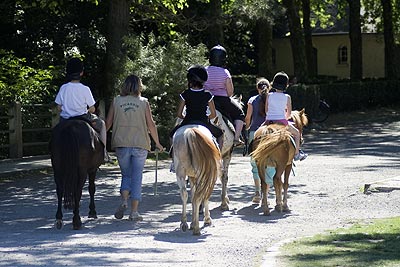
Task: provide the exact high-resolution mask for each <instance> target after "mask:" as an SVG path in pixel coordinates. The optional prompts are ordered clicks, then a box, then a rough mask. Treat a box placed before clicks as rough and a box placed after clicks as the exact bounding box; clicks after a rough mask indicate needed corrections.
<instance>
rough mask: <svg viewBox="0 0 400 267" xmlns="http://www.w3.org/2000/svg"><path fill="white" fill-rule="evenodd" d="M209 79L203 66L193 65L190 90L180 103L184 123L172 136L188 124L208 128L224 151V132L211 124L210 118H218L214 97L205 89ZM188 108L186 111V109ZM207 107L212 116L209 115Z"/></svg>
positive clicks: (189, 78) (185, 93)
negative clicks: (205, 83)
mask: <svg viewBox="0 0 400 267" xmlns="http://www.w3.org/2000/svg"><path fill="white" fill-rule="evenodd" d="M207 79H208V74H207V71H206V69H205V68H204V67H203V66H201V65H193V66H191V67H190V68H189V69H188V71H187V81H188V89H186V90H185V91H183V92H182V93H181V94H180V97H181V101H180V103H179V107H178V111H177V116H178V118H181V119H183V121H182V122H181V123H180V124H179V125H178V126H176V127H175V128H174V129H173V130H172V131H171V134H170V137H171V138H172V136H173V135H174V133H175V131H176V130H177V129H178V128H179V127H181V126H183V125H187V124H199V125H203V126H205V127H207V128H208V129H209V130H210V132H211V133H212V135H213V136H214V137H215V138H216V139H217V141H218V144H219V146H220V149H222V143H223V140H222V134H223V132H222V130H221V129H220V128H218V127H217V126H215V125H212V124H211V123H210V118H211V119H213V118H214V117H215V116H216V111H215V105H214V101H213V95H212V94H211V93H210V92H207V91H205V90H204V89H203V84H204V82H205V81H207ZM185 106H186V111H185V112H184V108H185ZM207 107H208V108H209V110H210V114H209V115H208V114H207Z"/></svg>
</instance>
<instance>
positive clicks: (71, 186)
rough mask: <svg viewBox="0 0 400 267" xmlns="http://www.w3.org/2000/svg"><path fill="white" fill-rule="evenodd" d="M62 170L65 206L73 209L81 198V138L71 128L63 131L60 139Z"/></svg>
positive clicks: (60, 173) (60, 172)
mask: <svg viewBox="0 0 400 267" xmlns="http://www.w3.org/2000/svg"><path fill="white" fill-rule="evenodd" d="M58 140H60V141H61V142H59V144H58V145H59V146H60V147H59V149H60V153H59V155H60V157H61V159H60V162H61V164H59V166H60V170H59V171H58V174H59V176H60V177H59V178H60V179H61V181H62V184H63V196H64V208H65V209H70V210H71V209H73V208H74V207H75V200H76V198H79V196H78V194H79V182H80V181H79V140H78V138H77V136H76V134H74V132H73V131H71V130H70V129H69V130H68V129H64V131H61V133H60V136H59V139H58Z"/></svg>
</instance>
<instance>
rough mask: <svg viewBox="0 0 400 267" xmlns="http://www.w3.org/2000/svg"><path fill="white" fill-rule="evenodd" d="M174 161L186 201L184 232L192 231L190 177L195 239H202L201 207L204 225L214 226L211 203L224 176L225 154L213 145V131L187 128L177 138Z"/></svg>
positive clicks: (195, 127)
mask: <svg viewBox="0 0 400 267" xmlns="http://www.w3.org/2000/svg"><path fill="white" fill-rule="evenodd" d="M172 142H173V147H174V149H173V157H174V164H175V173H176V178H177V181H178V185H179V190H180V194H181V198H182V217H181V225H180V228H181V230H182V231H184V232H185V231H186V230H187V229H188V224H187V215H186V205H187V198H188V193H187V189H186V176H188V177H189V181H190V188H191V198H192V223H191V225H190V229H193V234H194V235H200V227H199V207H200V204H201V203H203V205H204V225H205V226H207V225H211V217H210V211H209V208H208V199H209V198H210V196H211V193H212V191H213V189H214V185H215V182H216V180H217V177H218V176H219V175H220V174H219V172H220V169H221V166H220V164H221V163H220V162H221V154H220V152H219V149H218V147H217V146H216V144H215V143H214V142H213V138H212V135H211V133H210V131H209V130H208V129H207V128H206V127H204V126H201V125H193V124H189V125H185V126H182V127H180V128H179V129H178V130H177V131H176V132H175V134H174V136H173V140H172Z"/></svg>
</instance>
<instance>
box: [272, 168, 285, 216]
mask: <svg viewBox="0 0 400 267" xmlns="http://www.w3.org/2000/svg"><path fill="white" fill-rule="evenodd" d="M282 173H283V168H282V167H278V166H277V168H276V173H275V175H274V188H275V199H276V206H275V210H276V211H277V212H282V211H283V205H282Z"/></svg>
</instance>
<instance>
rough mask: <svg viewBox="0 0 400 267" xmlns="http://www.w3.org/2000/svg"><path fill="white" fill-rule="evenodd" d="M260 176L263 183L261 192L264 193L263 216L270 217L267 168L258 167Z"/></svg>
mask: <svg viewBox="0 0 400 267" xmlns="http://www.w3.org/2000/svg"><path fill="white" fill-rule="evenodd" d="M257 169H258V176H259V177H260V181H261V192H262V200H261V207H262V208H263V215H265V216H268V215H270V214H271V212H270V211H269V207H268V187H267V184H266V182H265V181H266V180H265V167H264V166H258V165H257Z"/></svg>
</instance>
